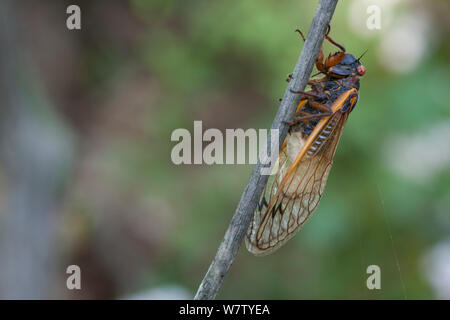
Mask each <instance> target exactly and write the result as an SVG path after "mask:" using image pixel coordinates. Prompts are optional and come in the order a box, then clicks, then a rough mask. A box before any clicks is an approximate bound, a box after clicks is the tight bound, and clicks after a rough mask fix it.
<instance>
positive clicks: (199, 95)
mask: <svg viewBox="0 0 450 320" xmlns="http://www.w3.org/2000/svg"><path fill="white" fill-rule="evenodd" d="M18 2H19V3H16V4H15V7H14V8H12V9H11V10H14V11H15V14H16V15H17V19H15V20H14V21H13V22H12V23H11V22H10V23H11V24H12V25H11V26H10V28H15V29H16V30H17V32H18V33H20V35H21V37H22V38H23V39H24V41H23V42H22V44H21V45H22V49H23V48H27V49H26V50H20V51H21V52H24V55H25V57H24V58H23V59H24V60H25V61H27V64H25V67H23V65H24V64H21V63H19V65H22V68H21V69H22V71H21V72H22V73H23V74H24V77H25V78H26V79H32V80H30V81H26V83H31V84H27V86H25V85H24V88H25V89H23V90H20V92H19V96H23V97H25V99H27V101H28V102H29V104H30V105H31V107H30V108H28V109H26V110H28V111H25V112H24V114H31V118H30V119H32V120H30V121H31V122H27V123H28V125H26V126H25V127H29V126H30V125H31V124H30V123H35V122H36V123H39V124H43V123H44V125H43V128H45V130H44V131H45V132H47V131H48V133H49V135H50V136H51V137H57V139H58V141H57V142H54V144H52V143H53V142H52V141H53V140H52V139H49V140H46V139H43V140H45V141H47V144H49V143H50V144H51V146H57V147H55V150H57V151H55V154H57V156H55V157H56V158H57V159H58V166H53V167H52V168H53V169H54V170H58V174H56V178H54V179H53V180H47V179H46V180H45V181H49V182H48V183H47V182H46V183H42V184H39V185H37V186H35V187H36V188H37V189H39V188H41V187H42V188H46V186H48V185H49V184H52V183H53V189H55V190H56V191H54V192H53V193H52V194H51V196H49V199H50V200H49V201H50V202H52V203H53V205H50V206H49V207H50V209H49V210H50V211H51V214H50V216H49V217H48V221H49V223H51V228H48V225H49V224H48V223H46V224H43V227H42V228H41V227H39V226H36V225H35V224H33V223H32V222H31V221H33V220H32V219H28V218H26V217H27V214H29V215H30V216H33V215H34V216H36V215H37V213H36V212H35V210H34V209H33V206H32V205H30V208H31V209H30V210H28V211H27V210H24V211H23V215H24V217H25V219H23V220H22V221H21V222H15V223H14V222H13V223H12V224H11V227H9V226H8V219H10V218H8V217H11V216H13V214H14V213H13V212H12V211H14V210H12V209H11V208H13V207H14V206H11V205H10V203H11V202H14V201H11V198H12V196H11V195H12V194H16V192H18V191H17V190H16V189H12V190H11V179H15V178H14V177H15V176H14V175H12V178H11V175H10V174H9V173H8V170H11V169H8V168H10V167H11V166H8V165H3V166H2V169H1V170H2V172H1V179H0V184H1V189H0V192H1V194H2V196H1V198H0V201H1V206H2V212H3V214H2V216H3V218H4V219H5V221H4V222H3V229H5V230H12V231H14V232H11V234H13V235H9V236H8V233H7V231H3V236H4V237H8V238H11V237H14V236H15V237H19V239H16V240H11V241H10V242H9V243H10V244H8V241H4V243H6V244H7V245H4V247H6V249H4V251H3V255H4V256H3V257H4V258H5V259H7V260H8V261H10V265H9V269H10V273H8V274H7V273H6V272H3V273H4V276H3V278H4V279H3V282H2V283H0V294H1V295H2V296H3V297H7V298H8V297H29V298H30V297H31V298H37V297H50V298H55V297H60V298H83V299H84V298H86V299H87V298H141V297H144V298H166V297H168V298H191V297H192V296H193V295H194V293H195V291H196V289H197V287H198V285H199V283H200V281H201V280H202V278H203V276H204V274H205V272H206V271H207V268H208V266H209V264H210V262H211V260H212V259H213V257H214V255H215V252H216V250H217V247H218V245H219V243H220V241H221V239H222V237H223V235H224V233H225V230H226V228H227V226H228V223H229V221H230V219H231V217H232V214H233V213H234V210H235V208H236V205H237V203H238V201H239V199H240V196H241V194H242V192H243V190H244V187H245V185H246V183H247V180H248V177H249V175H250V172H251V170H252V166H251V165H211V166H208V165H179V166H176V165H174V164H172V162H171V159H170V154H171V149H172V148H173V146H174V145H175V144H176V143H175V142H171V141H170V136H171V133H172V131H173V130H175V129H177V128H186V129H188V130H189V131H191V132H193V121H194V120H202V121H203V129H204V130H206V129H207V128H219V129H220V130H223V131H224V130H225V129H226V128H244V129H247V128H268V127H270V125H271V123H272V119H273V117H274V115H275V113H276V110H277V108H278V106H279V102H278V98H280V97H282V96H283V94H284V90H285V89H286V82H285V81H284V79H285V78H286V75H287V74H289V73H291V72H292V70H293V67H294V65H295V62H296V60H297V57H298V55H299V52H300V50H301V48H302V41H301V39H300V38H299V37H298V34H296V33H294V30H295V29H296V28H300V29H302V30H303V31H305V32H307V30H308V28H309V25H310V23H311V20H312V17H313V14H314V11H315V7H316V5H317V1H307V0H278V1H275V0H229V1H205V0H191V1H181V0H152V1H150V0H149V1H146V0H131V1H101V0H95V1H76V2H75V3H77V4H78V5H79V6H80V8H81V11H82V29H81V30H80V31H69V30H67V28H66V27H65V19H66V18H67V15H66V13H65V9H66V7H67V5H69V4H72V3H74V1H49V0H47V1H39V3H37V2H34V1H18ZM370 5H377V6H379V8H380V9H381V29H379V30H378V29H375V30H369V29H368V28H367V26H366V20H367V18H368V17H369V16H370V14H368V13H367V11H366V10H367V8H368V7H369V6H370ZM449 15H450V5H449V2H448V1H446V0H433V1H425V0H422V1H413V0H411V1H407V0H404V1H400V0H398V1H387V0H385V1H380V0H378V1H377V0H373V1H369V0H367V1H361V0H353V1H340V2H339V3H338V6H337V9H336V12H335V15H334V18H333V20H332V24H331V27H332V29H331V30H332V33H331V35H332V36H333V38H334V39H335V40H336V41H337V42H339V43H341V44H343V45H344V46H345V47H346V49H347V51H348V52H350V53H353V54H354V55H355V56H359V55H360V54H361V53H363V52H364V51H365V50H366V49H368V52H367V53H366V55H365V56H364V58H363V60H362V61H363V64H364V65H365V66H366V68H367V74H366V76H365V77H364V78H362V80H361V90H360V97H359V102H358V105H357V107H356V109H355V110H354V111H353V112H352V114H351V116H350V118H349V121H348V123H347V125H346V128H345V130H344V133H343V136H342V139H341V142H340V145H339V147H338V150H337V152H336V156H335V162H334V165H333V169H332V170H331V174H330V176H329V181H328V184H327V188H326V191H325V195H324V197H323V199H322V201H321V204H320V206H319V208H318V210H317V211H316V212H315V214H314V215H313V216H312V217H311V219H310V220H309V221H308V223H306V224H305V226H304V227H303V229H302V230H301V231H300V232H299V233H298V234H297V235H296V236H295V237H294V238H293V239H292V240H290V241H289V242H288V243H287V244H286V245H285V246H283V247H282V249H280V250H279V251H277V252H276V253H274V254H273V255H270V256H266V257H262V258H259V257H254V256H252V255H250V254H249V253H248V252H247V251H246V250H245V247H242V248H241V250H240V252H239V254H238V256H237V258H236V260H235V262H234V264H233V266H232V268H231V270H230V272H229V274H228V275H227V276H226V278H225V282H224V285H223V288H222V289H221V291H220V293H219V295H218V298H222V299H405V298H407V299H432V298H447V299H449V298H450V237H449V236H448V234H449V232H450V215H449V213H450V182H449V181H450V143H449V141H450V109H449V102H448V97H447V94H448V88H449V80H450V68H449V52H450V51H449V42H448V39H449V35H450V23H449V20H448V16H449ZM14 22H15V25H14ZM324 51H325V54H328V53H329V52H334V51H335V48H333V47H331V46H330V45H329V44H328V43H326V44H324ZM18 83H20V84H23V81H21V80H20V81H18ZM15 88H16V89H17V88H19V87H15ZM30 88H32V89H30ZM17 90H19V89H17ZM31 92H34V93H33V94H32V93H31ZM36 92H37V93H36ZM36 96H38V97H41V98H39V99H37V98H36ZM5 112H9V111H8V109H7V110H6V111H5ZM27 112H28V113H27ZM24 117H25V118H27V116H26V115H24ZM5 119H10V118H8V117H6V118H5V117H3V121H5ZM8 121H10V120H8ZM36 132H42V130H40V129H39V130H37V131H36ZM11 135H13V134H12V133H11ZM33 136H36V134H33ZM37 140H38V141H41V142H42V139H37ZM48 141H50V142H48ZM13 146H17V145H16V144H13ZM8 148H9V149H8ZM52 148H53V147H52ZM3 149H7V150H10V149H11V146H10V147H7V148H3ZM46 150H48V149H45V148H44V147H42V148H41V147H38V148H37V150H36V151H35V152H36V154H37V155H40V154H41V153H43V154H48V153H46ZM52 150H53V149H52ZM52 154H53V153H52ZM12 159H14V157H12ZM9 161H10V163H14V160H9ZM30 163H35V162H34V161H33V160H32V161H31V162H30ZM45 163H47V161H43V165H44V166H45ZM33 168H35V170H37V171H39V172H43V171H40V169H39V166H37V167H33ZM16 170H17V169H16ZM18 171H20V172H23V171H22V170H18ZM31 171H33V170H31ZM49 172H53V170H49ZM30 179H31V180H32V179H33V178H30ZM24 181H25V182H24V183H25V184H27V181H28V180H27V178H24ZM33 190H35V189H33ZM31 194H32V195H34V191H31ZM24 201H25V200H24ZM20 203H23V202H20ZM43 211H45V210H43ZM44 214H45V212H44ZM37 219H38V220H39V221H41V220H40V219H39V218H37ZM27 226H28V227H29V228H34V229H36V228H38V231H37V233H36V238H35V239H34V238H33V237H31V236H29V235H30V234H29V233H28V231H27V230H26V228H27ZM39 228H40V229H39ZM0 230H1V229H0ZM45 232H47V233H48V234H49V236H48V237H45V241H44V242H43V244H42V247H40V248H37V249H32V250H37V251H39V250H40V251H39V252H41V251H42V252H45V255H44V257H40V258H39V259H41V260H40V261H41V262H42V263H41V264H42V265H44V266H46V267H44V268H42V270H41V271H40V272H42V274H43V276H42V277H38V276H37V275H36V272H39V271H36V270H39V268H37V269H36V266H34V265H33V264H34V263H37V262H36V259H37V258H36V259H34V260H31V262H30V263H29V268H28V269H26V270H29V271H26V270H25V271H23V272H31V273H32V274H34V277H30V278H31V280H30V281H28V282H24V281H22V282H21V283H22V287H21V288H20V290H18V289H17V288H15V289H14V290H12V289H11V285H8V283H11V282H13V283H16V286H17V281H16V282H14V281H12V279H14V277H18V278H20V277H21V275H20V274H18V272H17V271H15V270H17V267H18V264H19V263H23V259H25V260H26V258H27V257H28V256H26V255H25V253H23V255H24V257H22V258H20V257H19V258H16V259H12V258H11V256H8V255H14V254H15V255H19V256H20V252H21V251H20V250H18V251H19V252H16V251H13V250H8V246H12V247H15V248H17V243H25V246H26V243H27V241H29V242H32V243H34V242H36V243H37V242H38V241H40V240H39V239H40V237H41V236H42V234H43V233H45ZM25 235H27V236H26V237H27V240H26V241H22V240H21V238H20V237H21V236H25ZM5 252H6V253H5ZM12 252H15V253H12ZM33 252H34V251H33ZM5 255H6V257H5ZM21 259H22V260H21ZM20 261H22V262H20ZM50 262H51V263H50ZM30 264H31V265H30ZM70 264H76V265H79V266H80V267H81V270H82V290H80V291H76V290H74V291H69V290H67V289H66V288H65V281H66V280H65V279H66V277H67V275H66V274H65V270H66V267H67V266H68V265H70ZM373 264H375V265H378V266H380V268H381V290H368V289H367V287H366V279H367V277H368V276H369V275H368V274H367V273H366V269H367V267H368V266H369V265H373ZM3 270H8V269H3ZM11 270H12V271H11ZM49 270H52V272H51V273H49ZM14 272H16V273H14ZM38 274H39V273H38ZM0 276H1V274H0ZM22 276H23V275H22ZM37 278H38V279H37ZM5 279H7V280H5ZM39 279H45V281H44V280H39ZM0 280H1V278H0ZM36 287H38V288H39V290H34V291H33V290H32V289H36ZM12 292H14V293H12ZM31 292H34V293H33V294H31Z"/></svg>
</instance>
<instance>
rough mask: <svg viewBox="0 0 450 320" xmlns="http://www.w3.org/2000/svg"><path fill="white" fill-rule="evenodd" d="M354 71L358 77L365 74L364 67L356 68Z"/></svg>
mask: <svg viewBox="0 0 450 320" xmlns="http://www.w3.org/2000/svg"><path fill="white" fill-rule="evenodd" d="M356 70H357V71H358V74H359V75H360V76H363V75H365V74H366V67H364V66H363V65H360V66H358V68H356Z"/></svg>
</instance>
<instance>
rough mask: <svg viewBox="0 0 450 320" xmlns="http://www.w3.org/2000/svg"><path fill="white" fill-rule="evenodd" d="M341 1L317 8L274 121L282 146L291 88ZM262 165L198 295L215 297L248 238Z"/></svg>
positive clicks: (299, 86) (293, 102) (292, 107)
mask: <svg viewBox="0 0 450 320" xmlns="http://www.w3.org/2000/svg"><path fill="white" fill-rule="evenodd" d="M337 1H338V0H320V1H319V4H318V6H317V8H316V12H315V14H314V18H313V20H312V23H311V26H310V28H309V32H308V36H307V38H306V42H305V44H304V46H303V49H302V51H301V53H300V56H299V58H298V61H297V64H296V65H295V68H294V72H293V78H292V80H291V81H290V83H289V85H288V87H287V89H286V92H285V93H284V97H283V100H282V102H281V105H280V108H279V109H278V112H277V114H276V116H275V119H274V121H273V124H272V129H279V133H280V146H281V145H282V143H283V141H284V139H285V138H286V135H287V130H288V126H287V125H286V123H285V121H289V120H291V119H292V117H293V116H294V113H295V111H296V108H297V105H298V102H299V96H298V95H296V94H293V93H292V92H291V90H294V91H297V90H304V88H305V86H306V83H307V81H308V79H309V76H310V74H311V72H312V69H313V66H314V62H315V60H316V58H317V54H318V53H319V50H320V47H321V45H322V42H323V39H324V36H325V32H326V29H327V26H328V24H329V23H330V21H331V18H332V16H333V13H334V9H335V8H336V4H337ZM270 141H271V139H270V137H269V138H268V139H267V143H268V146H267V148H268V150H269V148H270ZM261 168H262V164H260V163H258V164H257V165H256V166H255V168H254V169H253V172H252V174H251V176H250V179H249V181H248V183H247V186H246V187H245V190H244V192H243V194H242V196H241V200H240V201H239V204H238V206H237V209H236V212H235V213H234V216H233V218H232V219H231V222H230V225H229V226H228V229H227V231H226V233H225V236H224V238H223V240H222V243H221V244H220V246H219V249H218V250H217V253H216V256H215V258H214V260H213V261H212V263H211V265H210V266H209V269H208V272H207V273H206V275H205V277H204V278H203V281H202V282H201V284H200V287H199V289H198V291H197V294H196V295H195V297H194V299H196V300H209V299H214V298H215V297H216V295H217V293H218V291H219V289H220V287H221V286H222V283H223V279H224V277H225V275H226V274H227V272H228V270H229V269H230V267H231V265H232V263H233V261H234V258H235V256H236V254H237V252H238V250H239V247H240V245H241V243H242V240H243V239H244V236H245V233H246V231H247V229H248V226H249V224H250V220H251V217H252V215H253V212H254V210H255V208H256V205H257V203H258V201H259V198H260V196H261V193H262V190H263V188H264V185H265V184H266V182H267V179H268V177H269V176H267V175H261Z"/></svg>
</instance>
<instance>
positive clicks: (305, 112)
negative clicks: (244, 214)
mask: <svg viewBox="0 0 450 320" xmlns="http://www.w3.org/2000/svg"><path fill="white" fill-rule="evenodd" d="M296 31H298V32H299V33H300V35H301V36H302V38H303V40H304V41H305V37H304V36H303V34H302V33H301V31H300V30H296ZM329 32H330V28H329V27H328V30H327V32H326V36H325V39H326V40H328V41H329V42H330V43H332V44H333V45H334V46H336V47H338V48H339V51H338V52H336V53H334V54H332V55H329V56H328V57H327V58H326V59H325V60H324V55H323V51H322V49H321V50H320V52H319V54H318V57H317V60H316V63H315V64H316V68H317V69H318V71H319V73H318V74H323V77H321V78H316V79H313V80H309V81H308V85H310V86H311V89H310V90H309V91H292V92H294V93H296V94H300V95H302V96H301V99H300V103H299V104H298V107H297V112H296V114H295V117H294V118H293V120H292V121H290V122H289V125H290V128H289V133H288V135H287V137H286V139H285V141H284V143H283V145H282V147H281V150H280V153H279V156H278V159H277V165H276V166H275V168H277V169H276V171H275V172H273V174H272V175H271V176H270V177H269V180H268V182H267V184H266V186H265V187H264V190H263V193H262V195H261V198H260V200H259V203H258V206H257V208H256V210H255V213H254V216H253V219H252V221H251V223H250V226H249V229H248V231H247V235H246V239H245V243H246V247H247V249H248V250H249V251H250V252H251V253H253V254H255V255H265V254H269V253H272V252H273V251H275V250H277V249H278V248H280V247H281V246H282V245H283V244H284V243H286V241H288V240H289V239H290V238H292V237H293V236H294V234H295V233H296V232H297V231H298V230H299V229H300V228H301V227H302V226H303V224H304V223H305V222H306V221H307V220H308V218H309V217H310V216H311V214H312V213H313V212H314V211H315V210H316V209H317V206H318V205H319V201H320V199H321V197H322V195H323V192H324V188H325V184H326V181H327V178H328V174H329V172H330V169H331V165H332V163H333V157H334V154H335V151H336V147H337V145H338V142H339V139H340V137H341V134H342V130H343V129H344V125H345V123H346V121H347V119H348V116H349V114H350V112H352V110H353V109H354V108H355V105H356V103H357V101H358V90H359V79H360V77H361V76H363V75H364V74H365V73H366V68H365V67H364V66H363V65H362V64H361V62H360V59H361V57H360V58H358V59H356V58H355V57H354V56H353V55H352V54H350V53H346V51H345V48H344V47H343V46H342V45H340V44H338V43H337V42H335V41H334V40H333V39H331V38H330V36H329ZM287 80H288V81H289V80H290V78H288V79H287Z"/></svg>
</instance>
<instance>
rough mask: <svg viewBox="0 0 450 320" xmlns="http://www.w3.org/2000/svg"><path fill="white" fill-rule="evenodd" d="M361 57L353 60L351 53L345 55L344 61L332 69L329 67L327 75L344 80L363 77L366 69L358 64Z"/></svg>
mask: <svg viewBox="0 0 450 320" xmlns="http://www.w3.org/2000/svg"><path fill="white" fill-rule="evenodd" d="M360 59H361V57H359V58H358V59H356V58H355V56H354V55H352V54H351V53H346V54H345V57H344V59H342V61H341V62H339V63H338V64H337V65H335V66H334V67H331V68H330V70H329V71H328V74H329V75H330V76H331V77H335V78H346V77H349V76H356V75H357V76H363V75H365V74H366V68H365V67H364V66H363V65H362V64H361V62H360Z"/></svg>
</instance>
